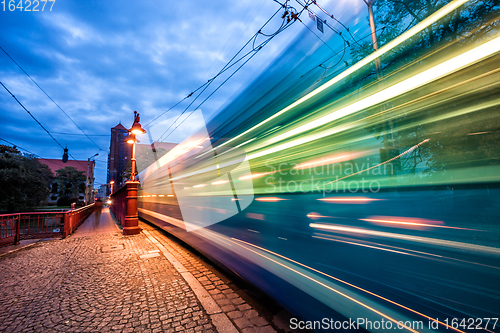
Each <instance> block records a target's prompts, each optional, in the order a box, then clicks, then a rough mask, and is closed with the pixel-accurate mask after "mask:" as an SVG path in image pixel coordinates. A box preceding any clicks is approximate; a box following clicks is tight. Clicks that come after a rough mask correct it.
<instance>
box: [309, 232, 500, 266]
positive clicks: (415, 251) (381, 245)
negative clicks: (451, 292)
mask: <svg viewBox="0 0 500 333" xmlns="http://www.w3.org/2000/svg"><path fill="white" fill-rule="evenodd" d="M316 235H318V236H312V237H314V238H321V239H326V240H332V241H339V242H340V241H342V239H344V240H345V239H348V238H345V237H341V236H333V235H327V234H321V233H316ZM356 241H357V242H361V243H365V244H366V243H368V244H374V245H377V246H379V247H386V248H392V249H397V250H401V251H408V252H414V253H418V254H422V255H426V256H429V257H435V258H439V259H446V260H453V261H458V262H460V263H465V264H470V265H477V266H482V267H487V268H492V269H500V267H495V266H491V265H485V264H480V263H477V262H474V261H467V260H462V259H457V258H452V257H446V256H442V255H439V254H434V253H429V252H422V251H417V250H411V249H407V248H404V247H398V246H394V245H387V244H380V243H375V242H370V241H364V240H359V239H357V240H356ZM345 242H346V243H347V242H349V241H345ZM351 244H353V245H360V246H363V245H362V244H357V243H351ZM435 258H433V259H435ZM426 259H430V258H426Z"/></svg>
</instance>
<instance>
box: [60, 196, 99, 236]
mask: <svg viewBox="0 0 500 333" xmlns="http://www.w3.org/2000/svg"><path fill="white" fill-rule="evenodd" d="M94 209H95V204H90V205H87V206H85V207H82V208H78V209H73V210H68V211H67V212H66V213H64V230H63V234H62V236H63V238H64V237H67V236H68V235H71V234H72V233H73V231H75V230H76V228H78V227H79V226H80V224H82V223H83V221H85V219H86V218H87V217H88V216H89V215H90V214H92V212H93V211H94Z"/></svg>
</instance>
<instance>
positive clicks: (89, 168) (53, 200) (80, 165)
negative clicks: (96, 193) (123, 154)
mask: <svg viewBox="0 0 500 333" xmlns="http://www.w3.org/2000/svg"><path fill="white" fill-rule="evenodd" d="M38 160H39V161H40V162H41V163H43V164H45V165H47V166H48V167H49V169H50V170H51V171H52V173H53V174H54V176H55V175H56V171H57V170H60V169H64V168H65V167H68V166H70V167H74V168H75V169H76V170H78V171H81V172H82V174H84V175H85V178H86V179H87V183H86V187H87V193H79V194H78V198H77V199H78V201H81V202H84V201H85V195H86V194H87V195H89V193H92V192H93V189H94V166H95V161H88V160H87V161H76V160H68V161H67V162H63V161H61V160H60V159H49V158H39V159H38ZM58 192H59V191H58V188H57V184H56V183H52V186H51V192H50V194H49V197H48V198H47V204H49V205H55V204H57V200H58V199H59V193H58ZM87 201H90V199H89V198H87Z"/></svg>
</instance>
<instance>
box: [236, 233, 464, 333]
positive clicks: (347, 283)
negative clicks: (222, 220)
mask: <svg viewBox="0 0 500 333" xmlns="http://www.w3.org/2000/svg"><path fill="white" fill-rule="evenodd" d="M232 239H233V240H236V241H238V242H241V243H243V244H246V245H250V246H252V247H255V248H257V249H259V250H261V251H264V252H267V253H270V254H273V255H275V256H277V257H280V258H283V259H285V260H288V261H290V262H292V263H294V264H297V265H300V266H302V267H305V268H307V269H309V270H312V271H314V272H316V273H319V274H321V275H324V276H326V277H328V278H330V279H333V280H336V281H338V282H341V283H343V284H346V285H348V286H350V287H352V288H355V289H357V290H360V291H363V292H365V293H367V294H370V295H372V296H375V297H377V298H380V299H383V300H384V301H387V302H389V303H391V304H394V305H397V306H399V307H401V308H403V309H405V310H408V311H410V312H412V313H415V314H418V315H419V316H422V317H424V318H427V319H429V320H432V321H434V320H436V321H437V319H435V318H432V317H429V316H426V315H425V314H422V313H420V312H418V311H415V310H413V309H410V308H408V307H406V306H403V305H401V304H398V303H396V302H394V301H391V300H390V299H387V298H384V297H382V296H380V295H377V294H375V293H373V292H371V291H368V290H365V289H363V288H360V287H358V286H356V285H353V284H351V283H349V282H346V281H343V280H341V279H338V278H336V277H334V276H331V275H328V274H326V273H324V272H322V271H320V270H317V269H315V268H312V267H310V266H307V265H304V264H302V263H300V262H298V261H295V260H293V259H290V258H287V257H285V256H283V255H281V254H279V253H276V252H273V251H270V250H267V249H264V248H262V247H260V246H257V245H254V244H251V243H248V242H245V241H242V240H240V239H236V238H232ZM404 254H406V253H404ZM268 259H269V258H268ZM269 260H272V259H269ZM287 268H288V267H287ZM289 269H290V268H289ZM325 287H327V286H325ZM342 296H346V295H342ZM376 313H378V312H376ZM384 317H386V316H384ZM386 318H388V317H386ZM388 319H389V318H388ZM389 320H391V321H393V322H395V323H397V322H396V321H394V320H392V319H389ZM438 322H439V324H441V325H443V326H445V327H447V328H448V326H449V325H446V324H445V323H442V322H440V321H438ZM449 328H450V329H452V330H454V331H457V332H461V333H464V332H463V331H460V330H459V329H456V328H452V327H449ZM407 329H408V328H407ZM411 331H412V332H415V331H413V330H411Z"/></svg>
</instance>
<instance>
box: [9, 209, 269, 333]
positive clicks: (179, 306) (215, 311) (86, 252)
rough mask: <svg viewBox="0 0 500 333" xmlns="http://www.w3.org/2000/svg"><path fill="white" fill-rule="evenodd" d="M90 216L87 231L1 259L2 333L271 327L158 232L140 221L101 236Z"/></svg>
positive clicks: (255, 329)
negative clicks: (134, 228) (125, 231)
mask: <svg viewBox="0 0 500 333" xmlns="http://www.w3.org/2000/svg"><path fill="white" fill-rule="evenodd" d="M103 218H104V219H108V218H111V216H110V215H109V211H107V210H103V213H102V216H101V221H102V219H103ZM92 221H93V215H92V216H91V217H89V219H88V220H87V221H86V222H85V223H84V224H83V225H82V226H84V227H83V228H82V231H85V230H86V233H87V234H88V235H87V236H84V235H82V234H80V236H82V237H74V236H71V237H69V238H66V239H64V240H52V241H45V242H40V243H36V244H33V245H30V246H29V247H26V248H23V249H20V250H17V251H15V252H11V253H7V254H5V255H2V256H1V257H0V281H1V285H0V332H110V331H117V332H228V333H230V332H244V333H251V332H275V330H274V329H273V328H272V327H271V325H269V324H268V322H267V321H266V320H265V319H264V318H262V317H261V316H260V315H259V314H258V313H257V312H256V311H255V310H254V309H253V308H252V307H251V306H250V305H249V304H248V303H247V302H245V300H243V299H242V298H241V297H240V296H239V295H238V294H237V293H235V291H234V290H232V289H231V288H230V287H229V286H228V284H227V283H226V282H224V281H223V279H221V278H220V277H219V276H218V275H217V274H215V273H214V272H213V271H212V270H211V269H209V267H208V265H207V264H205V263H204V262H203V261H201V260H200V259H198V258H197V257H196V256H195V255H193V254H192V253H190V252H189V251H188V250H186V249H184V248H183V247H181V246H180V245H179V244H177V243H176V242H175V241H173V240H172V239H170V238H168V237H166V236H165V235H164V234H163V233H162V232H160V231H158V230H156V229H155V228H153V227H151V226H149V225H147V224H144V223H141V227H142V228H143V230H144V231H143V232H141V233H140V234H139V235H134V236H123V235H122V234H121V232H114V233H112V234H109V233H108V234H103V233H102V231H101V230H99V228H97V229H95V228H94V227H92V228H91V227H89V226H88V225H87V226H86V225H85V224H88V223H93V222H92ZM103 225H106V228H108V229H109V230H110V231H116V230H117V229H114V227H112V226H110V225H109V223H108V224H103ZM89 230H95V231H94V232H89ZM118 231H119V230H118Z"/></svg>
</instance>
